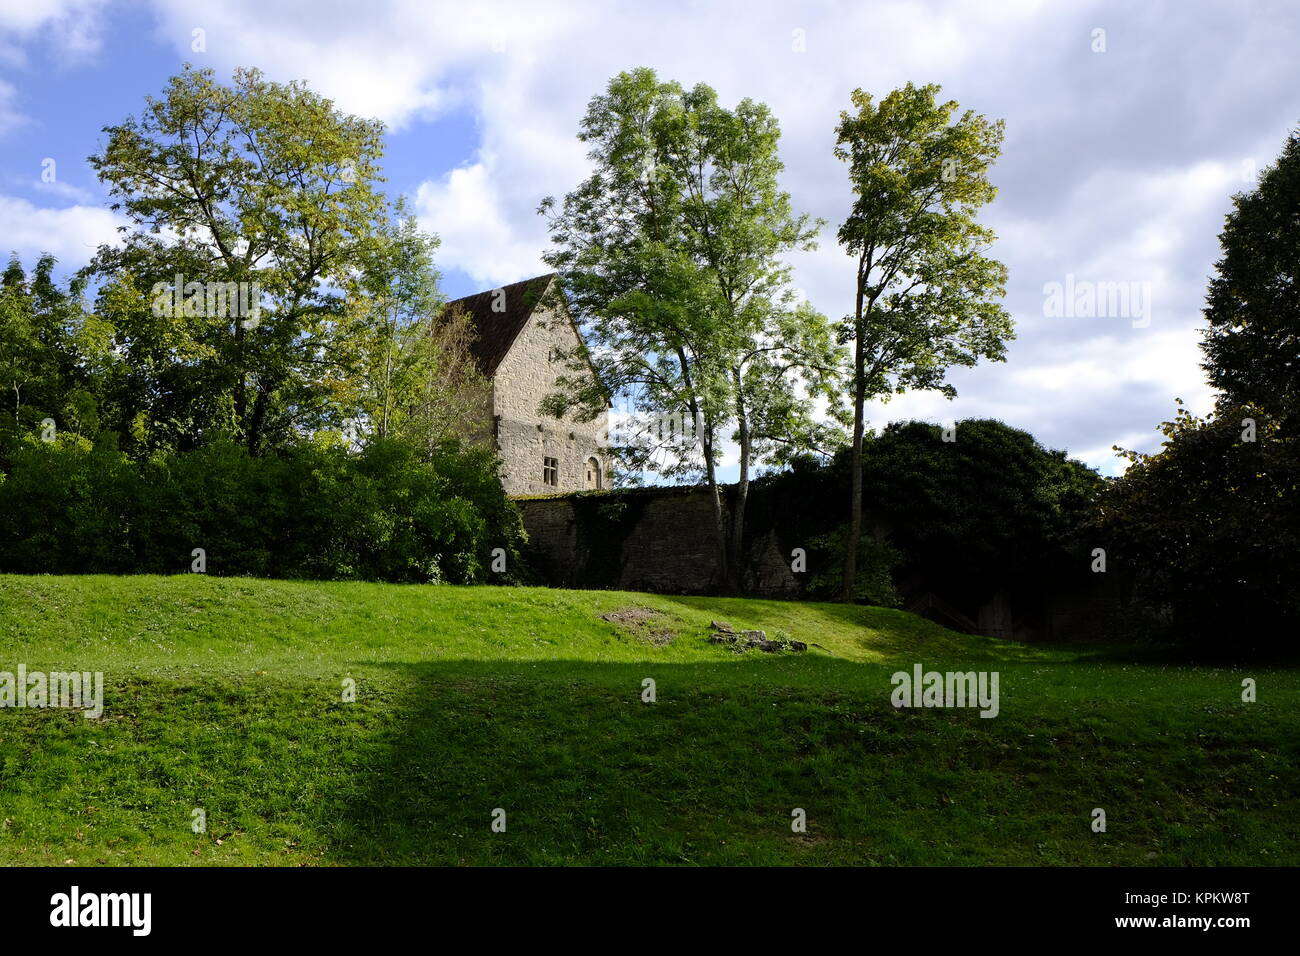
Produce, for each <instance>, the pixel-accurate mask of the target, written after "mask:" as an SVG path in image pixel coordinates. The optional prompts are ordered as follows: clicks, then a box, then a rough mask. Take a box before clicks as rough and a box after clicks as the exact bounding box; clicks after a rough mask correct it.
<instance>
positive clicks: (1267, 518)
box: [1098, 401, 1300, 659]
mask: <svg viewBox="0 0 1300 956" xmlns="http://www.w3.org/2000/svg"><path fill="white" fill-rule="evenodd" d="M1246 423H1251V424H1246ZM1161 431H1162V433H1163V434H1164V436H1165V441H1164V443H1163V446H1162V448H1161V450H1160V451H1158V452H1156V453H1155V454H1150V455H1146V454H1140V453H1138V452H1134V451H1124V450H1121V449H1117V450H1119V451H1121V453H1122V454H1123V455H1124V456H1125V457H1126V458H1128V459H1129V461H1130V465H1129V467H1128V470H1127V471H1125V473H1124V475H1123V476H1122V477H1121V478H1119V479H1117V480H1115V481H1113V482H1112V484H1111V486H1110V487H1109V488H1108V489H1107V491H1106V494H1105V496H1104V497H1103V499H1102V508H1101V512H1100V515H1099V519H1098V530H1099V537H1100V539H1101V540H1102V541H1103V542H1104V543H1105V544H1106V545H1107V546H1108V548H1109V550H1110V558H1111V561H1112V563H1113V564H1115V565H1117V566H1118V567H1120V568H1123V569H1125V570H1126V571H1127V572H1128V573H1130V574H1131V575H1132V576H1133V577H1134V579H1135V590H1136V594H1135V597H1136V599H1137V602H1138V603H1139V605H1141V606H1145V607H1147V608H1149V609H1151V610H1153V611H1155V612H1156V615H1157V619H1158V621H1159V622H1160V623H1161V624H1162V625H1163V627H1164V630H1165V636H1167V637H1168V638H1169V639H1170V640H1171V641H1172V642H1173V643H1175V644H1178V645H1182V646H1184V647H1188V648H1195V649H1197V650H1200V651H1204V650H1211V651H1214V652H1217V653H1219V654H1228V655H1232V656H1234V657H1236V658H1238V659H1244V658H1246V657H1249V656H1255V655H1258V654H1265V653H1276V652H1278V651H1286V652H1288V653H1291V654H1294V653H1295V635H1296V634H1297V633H1298V632H1300V589H1297V588H1296V585H1295V582H1296V579H1297V577H1300V455H1297V453H1296V443H1295V439H1294V438H1288V437H1286V436H1284V435H1283V434H1282V433H1281V429H1280V427H1279V425H1278V423H1277V422H1276V421H1274V420H1270V419H1269V418H1268V417H1267V416H1266V415H1265V413H1264V412H1263V411H1262V410H1261V409H1259V408H1256V407H1254V406H1242V405H1233V404H1231V403H1230V402H1227V401H1225V402H1223V403H1221V404H1220V405H1219V407H1218V408H1216V409H1215V411H1214V412H1212V413H1211V414H1209V415H1206V416H1204V417H1198V416H1195V415H1192V414H1191V413H1190V412H1188V411H1187V410H1186V409H1185V408H1182V407H1179V409H1178V413H1177V415H1176V416H1175V418H1174V420H1173V421H1168V422H1165V423H1164V424H1163V425H1162V426H1161Z"/></svg>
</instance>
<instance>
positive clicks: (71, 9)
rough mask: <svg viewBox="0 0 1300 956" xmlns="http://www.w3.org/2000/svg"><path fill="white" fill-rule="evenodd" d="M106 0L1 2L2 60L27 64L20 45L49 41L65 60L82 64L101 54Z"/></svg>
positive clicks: (0, 48)
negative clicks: (35, 41)
mask: <svg viewBox="0 0 1300 956" xmlns="http://www.w3.org/2000/svg"><path fill="white" fill-rule="evenodd" d="M106 3H107V0H4V2H0V58H2V59H4V60H6V61H8V62H10V63H22V62H25V60H26V57H25V55H24V53H23V47H22V45H21V44H24V43H28V42H30V41H31V40H32V39H33V38H36V37H38V36H40V37H44V38H48V39H49V40H50V41H51V42H52V44H53V46H54V49H55V50H56V51H57V52H58V54H59V55H60V56H61V57H62V58H63V59H65V60H67V61H70V62H79V61H83V60H86V59H89V58H91V57H93V56H94V55H95V54H96V53H98V52H99V49H100V43H101V33H102V27H103V22H102V19H101V16H100V14H101V12H102V11H103V8H104V6H105V4H106Z"/></svg>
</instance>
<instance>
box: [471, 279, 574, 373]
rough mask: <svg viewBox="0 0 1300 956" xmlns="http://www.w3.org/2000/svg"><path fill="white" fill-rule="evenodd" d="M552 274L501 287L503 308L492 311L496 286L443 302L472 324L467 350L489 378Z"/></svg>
mask: <svg viewBox="0 0 1300 956" xmlns="http://www.w3.org/2000/svg"><path fill="white" fill-rule="evenodd" d="M554 278H555V273H554V272H552V273H550V274H549V275H544V276H536V277H535V278H532V279H525V280H524V281H522V282H515V283H512V284H510V285H508V286H502V287H501V288H503V289H504V290H505V311H504V312H493V311H492V302H493V301H494V299H496V298H497V296H496V294H495V293H496V291H497V290H496V289H488V290H487V291H486V292H476V293H474V295H467V296H465V297H464V298H463V299H456V300H455V301H453V302H449V303H447V308H448V309H453V308H459V309H461V310H463V311H464V312H465V313H466V314H468V315H469V317H470V321H471V322H472V324H473V326H474V344H473V345H472V346H471V347H470V351H471V352H473V353H474V359H475V361H476V362H478V365H479V369H480V370H481V371H482V372H483V374H484V375H486V376H488V377H489V378H490V377H491V376H493V375H494V374H496V370H497V366H498V365H500V364H501V360H502V359H504V358H505V357H506V353H507V352H509V351H510V346H512V345H514V343H515V339H516V338H517V337H518V335H519V333H520V332H521V331H522V330H523V327H524V326H525V325H526V324H527V322H528V317H529V316H530V315H532V314H533V309H534V308H536V306H537V303H538V301H539V300H540V299H541V298H542V295H543V294H544V293H545V292H546V289H547V287H548V286H549V285H550V284H551V280H552V279H554Z"/></svg>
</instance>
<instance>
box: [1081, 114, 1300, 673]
mask: <svg viewBox="0 0 1300 956" xmlns="http://www.w3.org/2000/svg"><path fill="white" fill-rule="evenodd" d="M1297 236H1300V137H1298V136H1297V134H1296V133H1292V135H1291V136H1290V137H1289V138H1288V140H1287V143H1286V145H1285V146H1284V147H1283V150H1282V154H1281V156H1280V157H1279V158H1278V161H1277V163H1276V164H1274V165H1273V166H1272V167H1270V168H1268V169H1266V170H1264V172H1263V173H1262V175H1261V176H1260V179H1259V183H1258V185H1257V186H1256V187H1255V189H1253V190H1251V191H1249V192H1246V193H1241V194H1238V195H1236V196H1234V197H1233V211H1232V212H1231V213H1230V214H1229V215H1228V217H1227V221H1226V223H1225V226H1224V230H1223V232H1222V233H1221V234H1220V236H1219V242H1220V244H1221V246H1222V251H1223V254H1222V256H1221V257H1220V259H1219V261H1218V262H1217V263H1216V265H1215V275H1214V276H1213V277H1212V278H1211V280H1210V284H1209V290H1208V293H1207V296H1206V309H1205V318H1206V321H1207V326H1206V328H1205V330H1204V333H1203V338H1202V341H1201V349H1202V353H1203V355H1204V361H1203V363H1202V367H1203V368H1204V369H1205V371H1206V372H1207V373H1208V376H1209V380H1210V384H1211V385H1213V386H1214V387H1215V388H1216V389H1219V390H1220V394H1219V396H1218V398H1217V400H1216V403H1215V408H1214V410H1213V411H1212V412H1211V413H1210V414H1208V415H1206V416H1203V417H1198V416H1196V415H1192V414H1191V413H1190V412H1188V411H1187V410H1186V409H1185V408H1182V407H1181V402H1180V407H1179V409H1178V412H1177V415H1176V416H1175V418H1174V420H1173V421H1169V422H1165V423H1164V424H1163V425H1162V426H1161V431H1162V433H1163V434H1164V437H1165V440H1164V443H1163V445H1162V447H1161V449H1160V451H1158V452H1156V453H1154V454H1149V455H1147V454H1140V453H1138V452H1134V451H1124V450H1122V449H1119V450H1120V451H1121V452H1122V454H1123V455H1124V456H1125V457H1127V458H1128V459H1129V462H1130V464H1129V467H1128V470H1127V471H1125V473H1124V475H1123V476H1122V477H1121V478H1119V479H1118V480H1116V481H1115V482H1113V484H1112V486H1111V487H1110V488H1109V489H1108V492H1107V494H1106V496H1105V498H1104V499H1103V508H1102V511H1101V515H1100V518H1099V522H1098V524H1099V531H1100V532H1101V533H1102V534H1103V535H1104V536H1105V537H1106V538H1107V539H1108V540H1109V541H1110V542H1112V543H1113V548H1114V552H1115V555H1116V557H1117V558H1118V559H1119V561H1120V562H1121V563H1122V565H1123V566H1124V567H1126V568H1127V569H1128V570H1129V572H1130V573H1131V574H1132V575H1133V576H1134V578H1135V579H1136V586H1137V590H1138V598H1139V599H1140V600H1141V601H1143V602H1144V603H1145V604H1147V605H1148V606H1150V607H1151V608H1153V609H1155V611H1156V612H1157V613H1158V615H1159V616H1160V618H1161V619H1162V621H1163V623H1164V624H1165V625H1166V626H1167V627H1168V633H1169V636H1170V637H1171V638H1172V639H1173V640H1174V641H1175V642H1176V643H1179V644H1183V645H1190V646H1199V647H1200V648H1205V647H1213V648H1214V649H1215V650H1218V651H1228V652H1230V653H1233V654H1235V655H1236V656H1238V657H1240V656H1243V655H1245V654H1251V653H1261V652H1266V651H1267V652H1274V651H1277V650H1279V649H1283V648H1285V649H1287V650H1290V651H1292V652H1293V651H1294V647H1293V646H1292V644H1293V641H1292V640H1291V638H1292V637H1293V635H1294V634H1295V633H1296V632H1297V628H1300V589H1297V587H1296V584H1295V582H1296V579H1297V577H1300V435H1298V434H1297V429H1296V425H1297V422H1300V416H1298V414H1297V413H1300V285H1298V284H1297V276H1300V242H1297Z"/></svg>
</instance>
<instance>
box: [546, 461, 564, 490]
mask: <svg viewBox="0 0 1300 956" xmlns="http://www.w3.org/2000/svg"><path fill="white" fill-rule="evenodd" d="M542 481H544V482H546V483H547V484H548V485H559V483H560V460H559V459H558V458H543V459H542Z"/></svg>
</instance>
